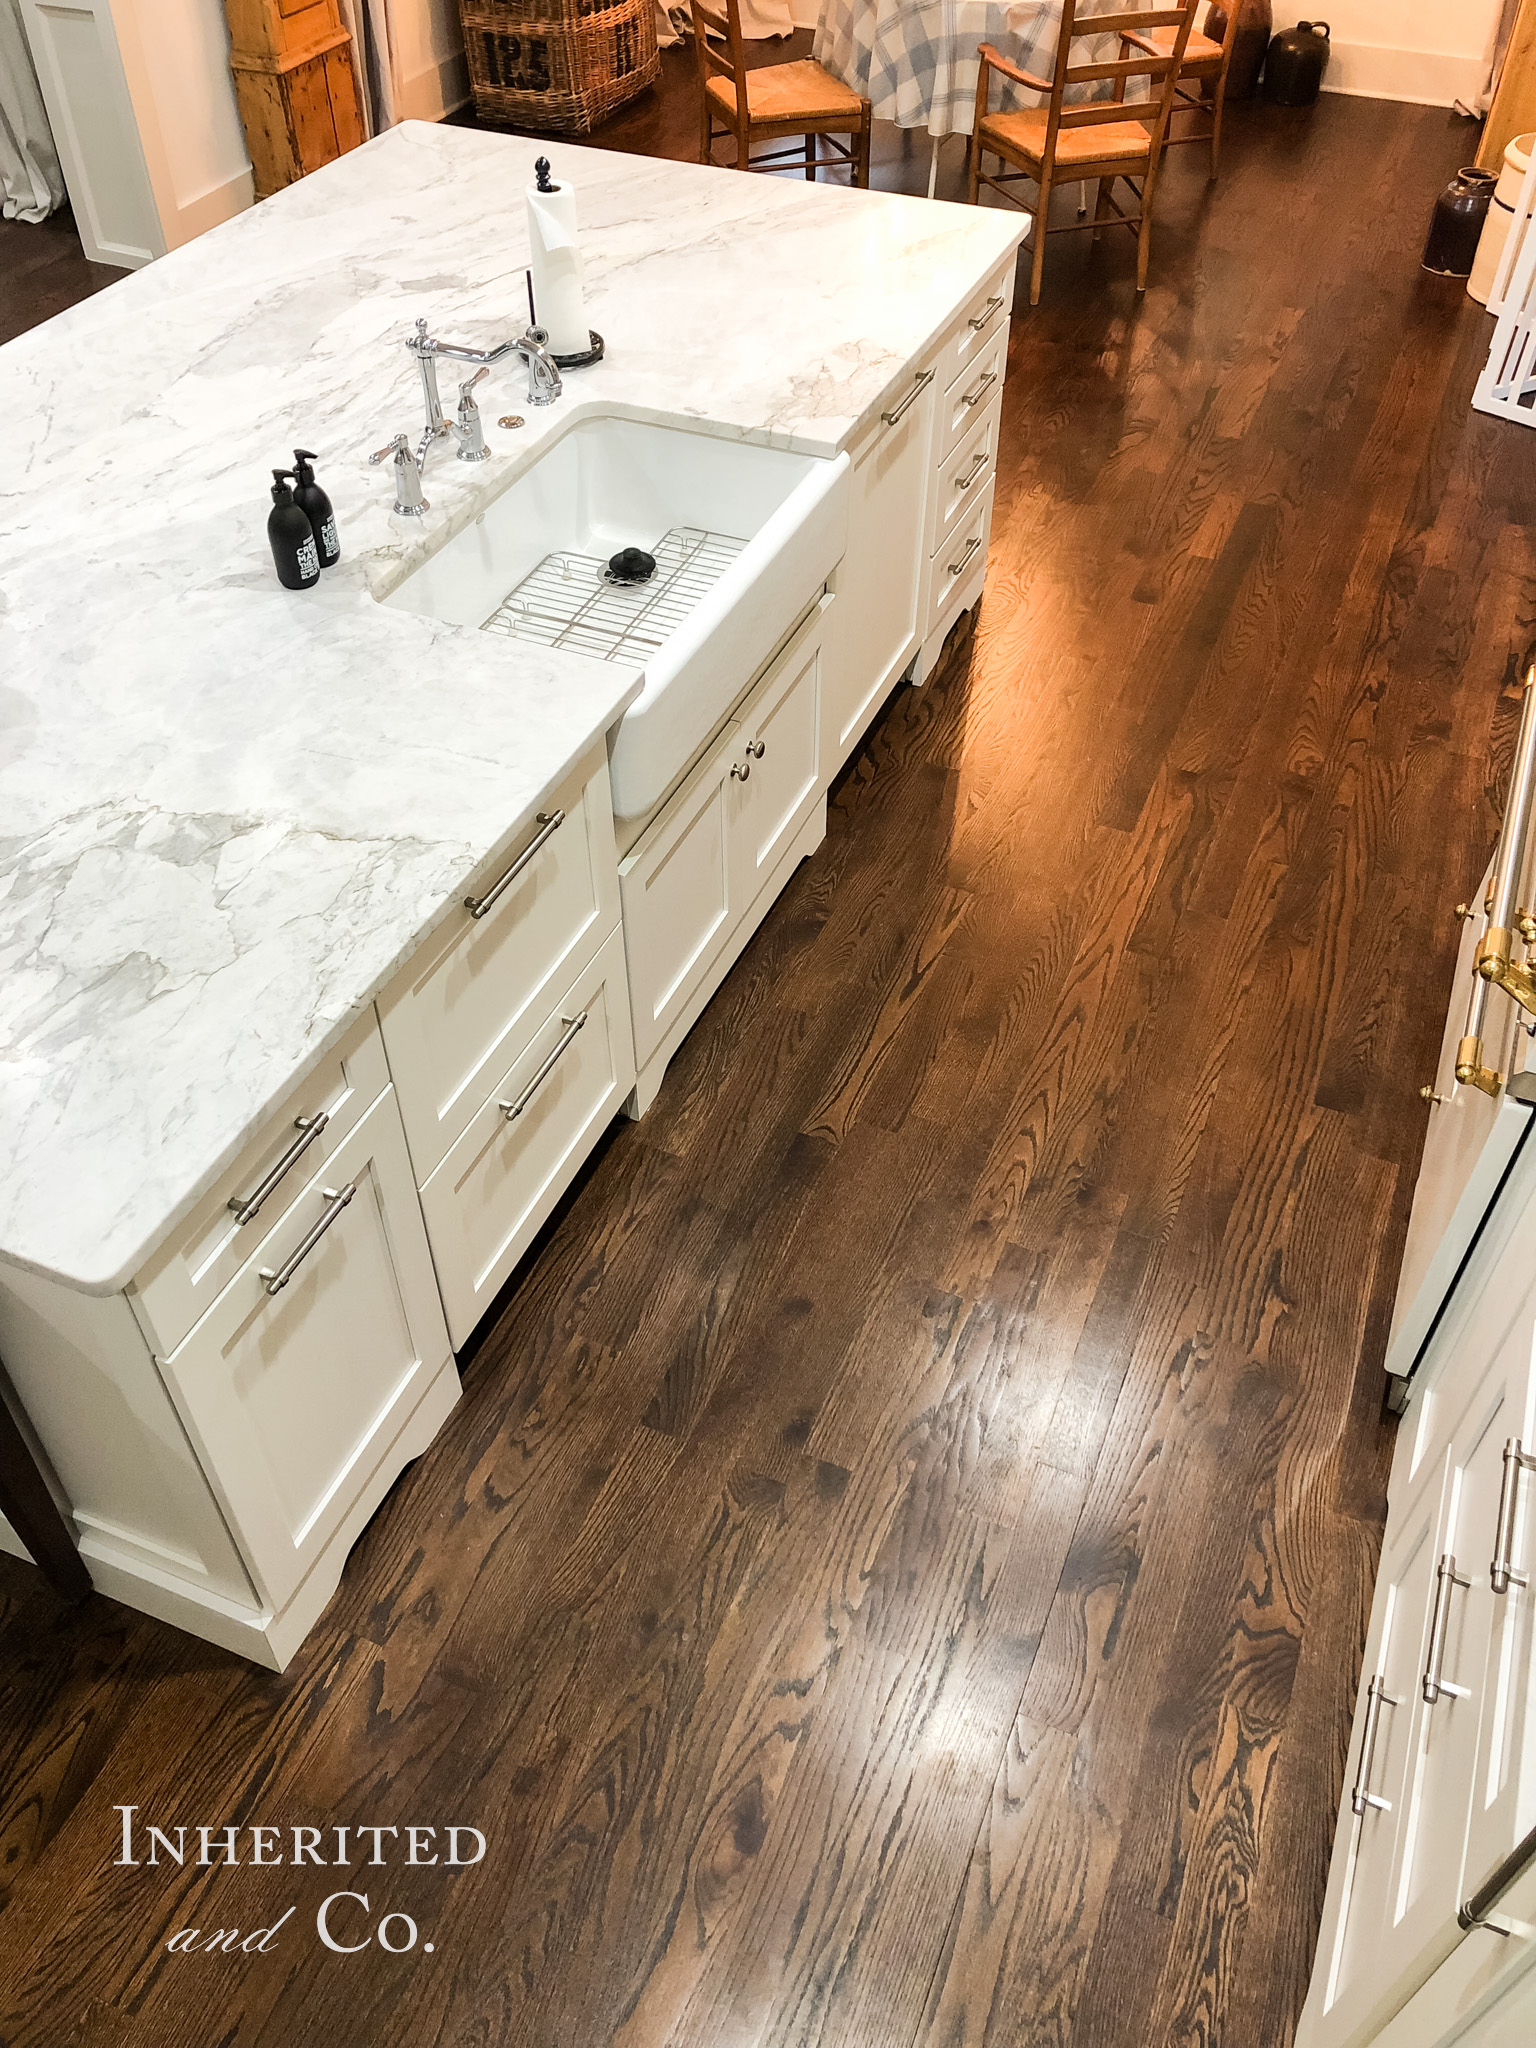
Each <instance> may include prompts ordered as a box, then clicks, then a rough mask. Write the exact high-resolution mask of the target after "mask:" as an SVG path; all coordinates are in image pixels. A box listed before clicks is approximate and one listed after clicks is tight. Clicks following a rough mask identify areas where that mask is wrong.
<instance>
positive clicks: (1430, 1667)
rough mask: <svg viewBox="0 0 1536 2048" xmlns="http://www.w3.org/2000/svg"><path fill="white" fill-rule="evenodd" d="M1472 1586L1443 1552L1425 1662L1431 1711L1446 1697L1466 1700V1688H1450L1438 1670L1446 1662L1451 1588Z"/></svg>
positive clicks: (1450, 1557)
mask: <svg viewBox="0 0 1536 2048" xmlns="http://www.w3.org/2000/svg"><path fill="white" fill-rule="evenodd" d="M1471 1583H1472V1581H1471V1580H1470V1579H1463V1578H1459V1577H1458V1576H1457V1572H1456V1560H1455V1558H1454V1557H1453V1556H1452V1554H1451V1552H1450V1551H1446V1553H1445V1555H1444V1556H1443V1557H1442V1558H1441V1560H1440V1562H1439V1564H1438V1565H1437V1566H1436V1567H1435V1611H1434V1613H1433V1614H1432V1615H1431V1616H1430V1621H1429V1655H1428V1656H1427V1657H1426V1658H1425V1660H1424V1703H1425V1705H1426V1706H1430V1707H1432V1706H1433V1705H1434V1704H1435V1702H1436V1700H1438V1699H1442V1698H1445V1697H1449V1698H1451V1699H1453V1700H1464V1699H1465V1698H1466V1697H1467V1692H1468V1688H1467V1687H1466V1686H1464V1685H1452V1683H1451V1681H1450V1680H1449V1679H1448V1678H1445V1677H1443V1676H1442V1675H1441V1666H1442V1665H1443V1664H1444V1662H1445V1630H1446V1623H1447V1622H1448V1620H1449V1619H1450V1611H1451V1588H1452V1587H1453V1586H1463V1587H1465V1586H1470V1585H1471Z"/></svg>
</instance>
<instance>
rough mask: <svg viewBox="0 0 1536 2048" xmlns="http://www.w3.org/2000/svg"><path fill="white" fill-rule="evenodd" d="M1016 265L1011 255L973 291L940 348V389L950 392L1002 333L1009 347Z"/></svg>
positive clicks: (1005, 343)
mask: <svg viewBox="0 0 1536 2048" xmlns="http://www.w3.org/2000/svg"><path fill="white" fill-rule="evenodd" d="M1016 267H1017V266H1016V264H1015V261H1014V259H1013V258H1012V257H1009V259H1008V261H1007V263H1006V264H1004V266H1003V268H1002V269H1001V270H999V271H997V272H996V273H995V274H994V275H993V276H992V277H989V278H988V279H987V281H986V283H985V284H984V285H982V286H981V287H980V289H979V290H978V291H976V292H973V293H972V295H971V297H970V299H969V301H968V302H967V304H966V307H965V310H964V312H963V313H962V314H961V315H960V318H959V319H958V320H957V321H956V322H955V324H954V326H953V327H952V328H951V329H950V331H949V333H948V334H947V335H946V336H945V337H944V341H943V343H942V344H941V346H940V351H939V363H938V371H939V389H940V391H941V392H947V391H948V390H949V389H950V388H951V386H952V385H953V384H954V383H955V381H956V380H957V379H958V378H960V377H963V376H964V375H965V373H966V371H967V370H968V369H969V368H970V366H971V364H972V363H974V362H976V361H977V360H978V359H979V358H980V357H981V356H983V355H985V354H986V352H987V351H988V350H989V349H990V348H991V347H992V346H993V344H994V343H995V342H996V341H997V339H998V337H999V336H1002V338H1003V342H1004V347H1005V350H1006V345H1007V336H1008V315H1009V310H1010V308H1011V307H1012V305H1013V280H1014V275H1015V271H1016Z"/></svg>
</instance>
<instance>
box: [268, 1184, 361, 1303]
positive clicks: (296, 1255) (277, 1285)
mask: <svg viewBox="0 0 1536 2048" xmlns="http://www.w3.org/2000/svg"><path fill="white" fill-rule="evenodd" d="M320 1192H321V1194H322V1195H323V1196H324V1198H325V1205H326V1206H325V1214H324V1215H323V1216H322V1217H321V1218H320V1221H319V1222H318V1223H317V1224H316V1225H315V1227H314V1229H313V1230H311V1231H310V1233H309V1235H308V1236H307V1237H305V1238H303V1239H302V1240H301V1241H300V1242H299V1243H298V1244H297V1245H296V1246H295V1247H294V1249H293V1250H292V1251H291V1252H290V1253H289V1254H288V1256H287V1258H286V1259H284V1261H283V1263H282V1264H281V1265H280V1266H279V1267H278V1268H277V1270H276V1272H274V1271H273V1270H272V1268H271V1267H270V1266H261V1267H259V1268H258V1269H257V1277H258V1279H259V1280H260V1281H261V1283H262V1285H263V1286H264V1287H265V1288H266V1290H267V1292H268V1294H281V1293H282V1291H283V1289H284V1288H285V1287H286V1286H287V1285H288V1282H289V1281H290V1280H291V1279H292V1278H293V1276H294V1274H295V1273H297V1271H298V1270H299V1268H300V1266H302V1265H303V1263H304V1261H305V1260H306V1259H307V1258H308V1257H309V1255H310V1253H311V1252H312V1251H313V1250H314V1248H315V1246H316V1245H317V1244H318V1243H319V1242H320V1240H321V1238H322V1237H324V1235H325V1233H326V1232H327V1231H328V1230H329V1229H330V1227H331V1225H332V1224H333V1223H334V1222H335V1221H336V1218H337V1217H338V1216H339V1215H340V1214H341V1212H342V1210H343V1209H345V1207H346V1206H347V1204H348V1202H350V1201H351V1199H352V1197H353V1196H354V1195H355V1194H356V1193H357V1182H356V1181H355V1180H354V1181H349V1182H348V1183H347V1185H346V1186H345V1187H344V1188H322V1189H321V1190H320Z"/></svg>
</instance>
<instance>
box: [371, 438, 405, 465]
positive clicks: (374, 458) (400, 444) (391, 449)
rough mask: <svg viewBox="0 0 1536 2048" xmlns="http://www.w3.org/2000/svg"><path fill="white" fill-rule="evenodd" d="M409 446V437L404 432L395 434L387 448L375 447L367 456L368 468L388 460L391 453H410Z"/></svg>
mask: <svg viewBox="0 0 1536 2048" xmlns="http://www.w3.org/2000/svg"><path fill="white" fill-rule="evenodd" d="M410 448H411V443H410V439H409V437H408V436H407V435H405V434H396V436H395V438H394V439H393V441H391V442H390V444H389V446H388V447H387V448H379V449H376V450H375V451H374V453H373V454H372V455H370V456H369V458H368V462H369V466H370V468H377V467H378V465H379V464H380V463H381V462H388V460H389V458H390V457H391V455H401V454H406V455H408V454H409V453H410Z"/></svg>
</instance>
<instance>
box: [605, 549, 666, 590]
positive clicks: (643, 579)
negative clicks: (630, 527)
mask: <svg viewBox="0 0 1536 2048" xmlns="http://www.w3.org/2000/svg"><path fill="white" fill-rule="evenodd" d="M608 574H609V575H610V576H611V577H612V578H613V580H614V582H615V583H648V582H649V581H650V579H651V578H652V577H653V576H654V575H655V574H656V557H655V556H654V555H648V554H647V553H646V552H645V549H644V548H620V549H619V552H618V553H617V554H616V555H610V556H609V557H608Z"/></svg>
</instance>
